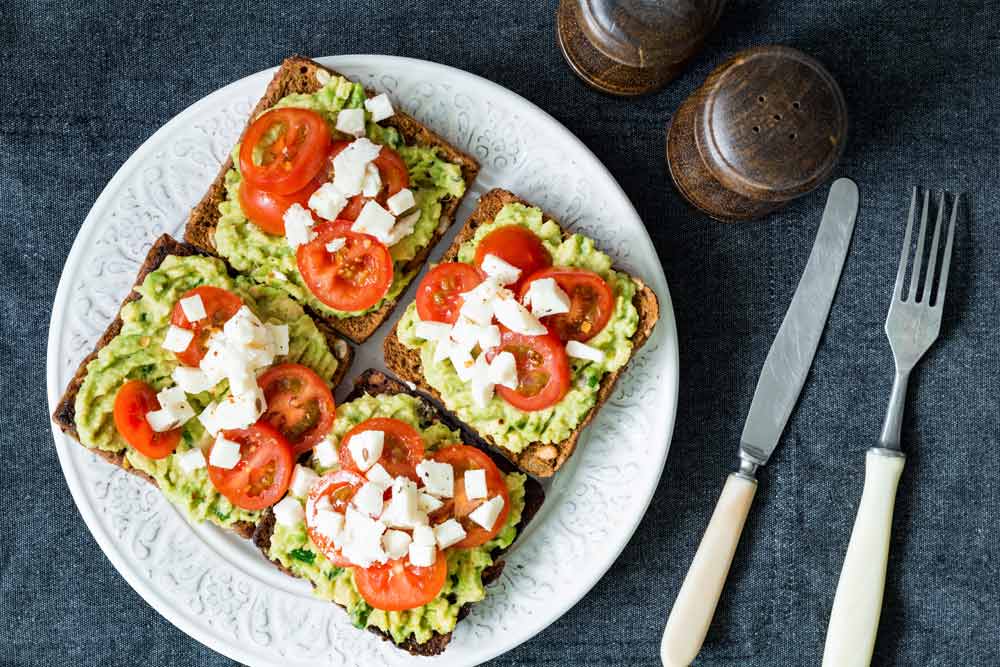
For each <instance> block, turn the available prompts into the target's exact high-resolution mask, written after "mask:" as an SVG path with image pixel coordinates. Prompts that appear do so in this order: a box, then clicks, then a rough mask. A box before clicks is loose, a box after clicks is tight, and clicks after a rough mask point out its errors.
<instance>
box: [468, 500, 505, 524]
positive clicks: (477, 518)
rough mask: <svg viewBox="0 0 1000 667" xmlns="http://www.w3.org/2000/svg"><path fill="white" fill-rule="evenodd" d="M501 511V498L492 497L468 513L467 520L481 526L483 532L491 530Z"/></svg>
mask: <svg viewBox="0 0 1000 667" xmlns="http://www.w3.org/2000/svg"><path fill="white" fill-rule="evenodd" d="M502 511H503V496H493V497H492V498H490V499H489V500H487V501H486V502H485V503H483V504H482V505H480V506H479V507H477V508H476V509H474V510H472V511H471V512H470V513H469V519H471V520H472V521H474V522H476V523H477V524H479V525H480V526H482V527H483V528H484V529H485V530H493V526H494V524H496V522H497V517H499V516H500V512H502Z"/></svg>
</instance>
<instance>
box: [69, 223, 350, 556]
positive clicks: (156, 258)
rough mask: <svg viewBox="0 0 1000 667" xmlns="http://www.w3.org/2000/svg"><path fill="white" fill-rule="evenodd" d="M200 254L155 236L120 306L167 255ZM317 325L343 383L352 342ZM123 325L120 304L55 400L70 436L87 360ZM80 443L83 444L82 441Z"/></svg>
mask: <svg viewBox="0 0 1000 667" xmlns="http://www.w3.org/2000/svg"><path fill="white" fill-rule="evenodd" d="M200 254H203V253H202V252H201V251H199V250H198V248H195V247H194V246H192V245H189V244H187V243H181V242H180V241H176V240H174V239H173V238H171V237H170V236H168V235H167V234H164V235H162V236H161V237H160V238H158V239H156V241H155V242H153V247H152V248H150V249H149V253H148V254H147V255H146V259H145V260H144V261H143V263H142V266H140V267H139V274H138V275H137V276H136V279H135V283H134V285H133V286H132V289H130V290H129V292H128V295H126V297H125V299H124V301H122V306H121V307H122V308H124V307H125V305H126V304H128V303H130V302H132V301H135V300H136V299H138V298H139V293H138V292H136V290H135V288H137V287H139V286H140V285H142V283H143V281H144V280H145V279H146V276H148V275H149V274H150V273H151V272H153V271H155V270H156V269H158V268H159V266H160V264H162V263H163V260H165V259H166V258H167V257H168V256H170V255H177V256H179V257H189V256H191V255H200ZM316 325H317V327H319V329H320V331H321V332H322V333H323V335H325V336H326V339H327V344H328V345H329V347H330V351H331V352H333V354H334V356H336V357H337V361H338V364H337V370H336V371H335V373H334V376H333V377H332V378H331V382H332V383H333V385H334V386H337V385H338V384H340V381H341V380H343V379H344V376H345V375H346V374H347V370H348V368H350V366H351V361H352V359H353V357H354V350H352V349H351V346H350V345H347V344H346V343H345V342H344V341H343V340H342V339H340V338H339V337H338V336H337V335H336V334H335V333H334V332H333V331H331V330H330V329H328V328H327V327H326V326H325V325H323V324H322V323H321V322H317V323H316ZM121 329H122V318H121V308H119V312H118V315H117V316H116V317H115V319H114V321H113V322H112V323H111V324H109V325H108V328H107V329H105V330H104V333H103V334H101V337H100V338H99V339H98V340H97V344H96V345H95V346H94V350H93V351H92V352H91V353H90V354H88V355H87V356H86V357H85V358H84V360H83V361H81V362H80V365H79V366H78V367H77V369H76V374H75V375H74V376H73V379H72V380H70V381H69V384H68V385H67V387H66V391H65V392H64V393H63V395H62V398H60V399H59V402H58V403H57V404H56V409H55V410H54V411H53V413H52V421H54V422H55V423H56V425H57V426H58V427H59V428H60V429H61V430H62V432H63V433H65V434H66V435H68V436H70V437H71V438H73V439H74V440H76V441H77V442H80V434H79V432H77V429H76V396H77V394H78V393H79V392H80V387H81V386H82V385H83V380H84V378H85V377H86V376H87V364H89V363H90V362H91V361H93V360H94V358H96V357H97V354H98V353H99V352H100V351H101V349H103V348H104V346H105V345H107V344H108V343H110V342H111V339H113V338H114V337H115V336H117V335H118V334H119V333H120V332H121ZM336 348H340V351H341V352H342V354H338V351H337V349H336ZM81 446H83V444H82V443H81ZM90 451H92V452H94V453H95V454H97V455H98V456H100V457H101V458H103V459H105V460H106V461H108V462H109V463H111V464H113V465H116V466H118V467H119V468H122V469H123V470H126V471H127V472H130V473H132V474H133V475H135V476H137V477H140V478H142V479H144V480H146V481H147V482H149V483H150V484H152V485H153V486H157V484H156V480H155V479H154V478H152V477H150V476H149V475H147V474H146V473H144V472H142V471H141V470H136V469H135V468H133V467H132V466H130V465H128V462H127V461H126V460H125V452H117V453H116V452H108V451H103V450H99V449H91V450H90ZM232 530H233V531H234V532H235V533H237V534H239V535H241V536H243V537H246V538H249V537H251V536H252V535H253V530H254V524H252V523H248V522H245V521H244V522H239V523H236V524H233V526H232Z"/></svg>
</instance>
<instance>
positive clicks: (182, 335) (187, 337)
mask: <svg viewBox="0 0 1000 667" xmlns="http://www.w3.org/2000/svg"><path fill="white" fill-rule="evenodd" d="M193 340H194V332H193V331H191V330H190V329H184V328H181V327H178V326H175V325H173V324H171V325H170V326H169V327H167V334H166V335H165V336H164V337H163V345H162V347H163V349H164V350H168V351H170V352H183V351H184V350H186V349H187V348H188V345H190V344H191V341H193Z"/></svg>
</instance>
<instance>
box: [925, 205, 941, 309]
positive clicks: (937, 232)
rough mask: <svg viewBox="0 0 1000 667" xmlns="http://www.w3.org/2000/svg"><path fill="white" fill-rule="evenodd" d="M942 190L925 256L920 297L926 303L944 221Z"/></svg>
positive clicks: (929, 301) (932, 281) (932, 280)
mask: <svg viewBox="0 0 1000 667" xmlns="http://www.w3.org/2000/svg"><path fill="white" fill-rule="evenodd" d="M945 204H946V201H945V196H944V190H942V191H941V203H940V204H938V214H937V222H936V223H934V238H933V239H931V254H930V255H929V256H928V258H927V277H926V278H924V288H923V290H922V291H921V295H922V296H921V299H922V300H923V301H924V303H926V304H927V305H930V303H931V290H932V289H933V288H934V267H935V266H937V254H938V241H939V240H940V238H941V223H942V222H943V221H944V209H945Z"/></svg>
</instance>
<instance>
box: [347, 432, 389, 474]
mask: <svg viewBox="0 0 1000 667" xmlns="http://www.w3.org/2000/svg"><path fill="white" fill-rule="evenodd" d="M384 445H385V433H384V432H382V431H361V432H360V433H355V434H354V435H352V436H351V437H350V439H349V440H348V441H347V450H348V451H349V452H350V453H351V458H353V459H354V464H355V465H356V466H358V469H359V470H361V471H362V472H364V471H365V470H368V469H369V468H371V467H372V466H373V465H375V462H376V461H378V460H379V458H380V457H381V456H382V447H383V446H384Z"/></svg>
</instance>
